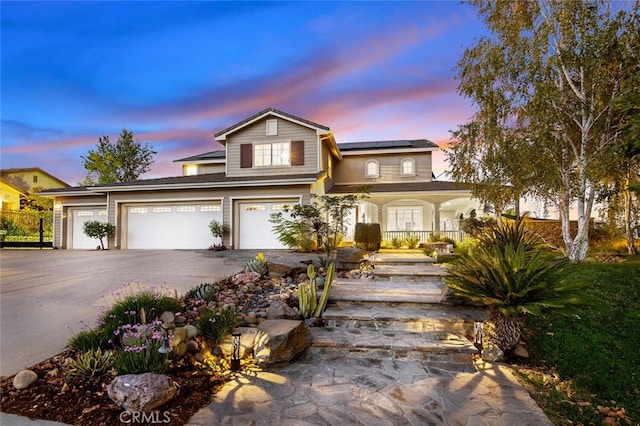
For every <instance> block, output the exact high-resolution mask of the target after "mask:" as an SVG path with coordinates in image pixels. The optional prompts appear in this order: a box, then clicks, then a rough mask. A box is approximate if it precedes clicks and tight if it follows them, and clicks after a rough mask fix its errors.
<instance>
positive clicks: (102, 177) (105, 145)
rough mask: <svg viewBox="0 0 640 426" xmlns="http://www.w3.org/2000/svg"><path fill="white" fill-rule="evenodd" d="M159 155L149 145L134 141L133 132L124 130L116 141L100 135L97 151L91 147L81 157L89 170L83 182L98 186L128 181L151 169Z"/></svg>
mask: <svg viewBox="0 0 640 426" xmlns="http://www.w3.org/2000/svg"><path fill="white" fill-rule="evenodd" d="M156 154H157V152H156V151H154V150H153V148H152V147H149V144H144V145H143V144H142V143H141V142H140V141H138V140H135V141H134V140H133V133H131V132H130V131H128V130H127V129H122V132H121V133H120V136H119V137H118V141H117V142H116V143H115V144H114V143H111V141H110V140H109V136H102V137H101V138H98V145H97V148H96V150H89V152H88V153H87V155H86V156H82V157H81V158H82V166H83V167H84V168H85V169H86V170H87V177H86V178H85V181H84V182H83V184H85V185H95V184H105V183H114V182H127V181H132V180H136V179H138V177H139V176H140V175H141V174H143V173H146V172H148V171H149V170H150V168H151V164H153V161H154V160H153V157H154V156H155V155H156Z"/></svg>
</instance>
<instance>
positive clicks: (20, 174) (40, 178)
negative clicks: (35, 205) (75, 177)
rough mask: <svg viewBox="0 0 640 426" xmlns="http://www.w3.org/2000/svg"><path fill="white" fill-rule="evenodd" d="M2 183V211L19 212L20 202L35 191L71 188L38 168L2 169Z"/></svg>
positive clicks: (0, 179) (0, 172) (0, 192)
mask: <svg viewBox="0 0 640 426" xmlns="http://www.w3.org/2000/svg"><path fill="white" fill-rule="evenodd" d="M0 182H1V185H0V198H1V199H2V210H19V209H20V208H21V202H20V200H22V199H25V198H27V197H28V196H29V195H30V194H33V193H34V191H40V190H44V189H57V188H62V187H68V186H69V185H68V184H67V183H66V182H63V181H61V180H60V179H58V178H57V177H55V176H53V175H51V174H49V173H47V172H45V171H44V170H42V169H40V168H38V167H30V168H19V169H1V170H0Z"/></svg>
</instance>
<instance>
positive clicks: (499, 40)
mask: <svg viewBox="0 0 640 426" xmlns="http://www.w3.org/2000/svg"><path fill="white" fill-rule="evenodd" d="M470 3H471V4H472V5H473V6H475V7H476V8H477V9H478V13H479V16H480V18H481V19H482V21H483V22H484V23H485V25H486V26H487V28H488V30H489V32H490V35H488V36H485V37H480V38H478V39H477V40H476V41H475V44H474V45H473V46H471V47H469V48H467V49H466V50H465V52H464V54H463V56H462V58H461V59H460V61H459V62H458V64H457V68H456V71H457V76H458V79H459V86H458V91H459V93H460V94H462V95H463V96H465V97H468V98H470V99H471V100H472V102H473V104H474V106H475V107H476V108H477V112H476V113H475V114H474V116H473V117H471V119H470V120H469V121H468V122H467V123H465V124H462V125H460V126H459V127H458V129H457V130H455V131H453V132H452V136H453V137H452V141H451V144H450V148H449V149H448V150H447V152H446V154H447V157H448V160H449V163H450V164H451V166H452V170H451V175H452V177H453V178H454V179H455V180H456V181H459V182H466V183H470V184H471V185H472V188H473V191H474V193H475V195H476V196H477V197H479V198H481V199H483V200H485V201H487V202H492V203H494V204H498V205H500V204H501V203H502V204H505V202H507V201H514V198H515V197H517V196H521V195H532V196H536V197H539V198H543V199H545V200H548V201H549V202H551V203H552V204H555V206H556V207H557V208H558V211H559V212H560V219H561V222H562V236H563V240H564V244H565V247H564V249H565V253H566V255H567V257H568V258H569V259H570V260H571V261H572V262H580V261H582V260H584V259H585V257H586V255H587V250H588V247H589V242H588V241H589V240H588V236H589V226H590V217H591V213H592V211H593V206H594V201H595V197H596V192H597V189H598V187H599V185H600V184H601V182H602V181H603V179H605V176H607V175H608V174H609V175H610V173H611V170H607V166H606V165H607V164H611V162H610V156H611V155H612V152H614V150H612V149H610V148H611V147H612V146H615V145H616V144H619V143H621V133H620V131H619V130H618V124H619V123H620V122H621V120H623V117H622V116H621V114H620V113H619V110H617V109H616V108H615V100H616V99H618V98H619V97H620V96H624V95H625V94H626V93H625V92H628V91H633V90H637V89H634V88H633V86H634V85H630V84H625V82H627V81H628V80H629V79H631V78H632V76H633V75H634V73H637V72H639V71H640V70H639V69H638V64H637V57H636V58H635V59H634V57H633V56H634V55H631V54H630V53H629V44H628V42H626V41H625V40H626V39H628V38H629V37H628V34H630V33H635V34H637V31H638V28H639V27H640V22H639V18H638V16H639V14H638V12H639V8H638V1H634V2H620V1H608V0H607V1H604V0H602V1H601V0H598V1H550V0H537V1H511V0H500V1H487V0H473V1H471V2H470ZM635 40H637V37H636V38H635ZM634 61H636V62H635V63H634ZM498 187H502V188H507V190H506V191H504V192H500V191H498V190H496V188H498ZM571 211H575V212H576V215H577V228H576V229H572V228H571V226H570V212H571Z"/></svg>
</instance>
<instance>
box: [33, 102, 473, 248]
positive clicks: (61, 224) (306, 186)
mask: <svg viewBox="0 0 640 426" xmlns="http://www.w3.org/2000/svg"><path fill="white" fill-rule="evenodd" d="M215 139H216V140H217V141H218V142H219V143H220V144H222V146H223V147H224V149H221V150H217V151H213V152H207V153H204V154H200V155H195V156H192V157H188V158H182V159H179V160H176V161H175V163H176V164H178V165H180V166H181V167H182V176H178V177H167V178H159V179H147V180H137V181H132V182H122V183H113V184H106V185H96V186H92V187H73V188H63V189H60V190H49V191H43V193H42V195H49V196H54V197H55V203H54V246H56V247H60V248H76V249H77V248H93V247H95V241H94V240H90V239H88V238H87V237H86V236H84V235H83V232H82V225H83V224H84V222H86V221H87V220H103V221H109V222H111V223H113V224H115V225H116V229H117V231H116V235H115V236H114V237H113V238H112V239H110V241H109V246H110V247H117V248H121V249H204V248H207V247H209V246H210V245H211V244H212V243H213V237H212V236H211V233H210V232H209V223H210V222H211V221H212V220H214V219H215V220H219V221H223V222H224V223H225V224H227V225H228V226H229V229H230V234H229V235H228V236H227V237H226V238H225V243H226V245H227V246H228V247H230V248H235V249H268V248H282V246H281V244H280V243H279V242H278V240H277V238H276V236H275V235H274V234H273V232H272V226H273V225H272V224H271V223H270V222H269V218H270V215H271V213H273V212H276V211H279V210H281V209H282V208H283V207H284V206H285V205H291V204H295V203H303V204H308V203H310V202H311V194H318V195H321V194H347V193H354V192H356V191H357V188H359V187H361V186H362V185H367V186H368V188H369V198H367V199H366V200H363V201H362V202H361V203H360V204H359V206H358V207H357V208H356V209H354V211H353V212H352V220H351V226H354V225H355V223H356V222H368V223H372V222H377V223H380V224H381V227H382V230H383V233H384V235H385V238H389V239H390V238H392V237H393V236H395V235H398V236H399V235H401V234H402V235H404V234H403V233H406V232H412V233H414V234H415V235H419V236H421V237H422V238H423V239H424V238H426V236H427V235H428V234H429V233H432V232H436V233H442V234H444V233H445V232H446V231H451V230H455V229H457V220H456V218H458V217H460V215H461V214H462V215H467V214H468V213H469V212H471V211H472V210H474V209H478V208H479V205H478V203H477V202H474V201H473V200H471V199H470V192H469V191H468V190H467V189H464V188H459V187H456V186H455V185H454V184H453V183H452V182H439V181H435V180H433V173H432V168H431V161H432V158H431V155H432V152H434V151H436V150H437V149H438V147H437V145H435V144H434V143H432V142H430V141H428V140H426V139H422V140H397V141H379V142H354V143H343V144H338V143H336V140H335V138H334V135H333V133H332V132H331V130H330V128H329V127H327V126H324V125H321V124H317V123H314V122H312V121H309V120H306V119H303V118H300V117H297V116H295V115H292V114H288V113H286V112H283V111H279V110H277V109H274V108H268V109H265V110H264V111H261V112H259V113H257V114H255V115H253V116H251V117H249V118H247V119H246V120H243V121H241V122H239V123H236V124H234V125H233V126H231V127H228V128H227V129H224V130H222V131H220V132H218V133H216V134H215Z"/></svg>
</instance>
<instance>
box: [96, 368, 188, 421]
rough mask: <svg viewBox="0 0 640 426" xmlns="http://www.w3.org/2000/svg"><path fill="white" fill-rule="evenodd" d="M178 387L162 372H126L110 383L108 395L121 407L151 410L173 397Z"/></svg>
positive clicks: (134, 410)
mask: <svg viewBox="0 0 640 426" xmlns="http://www.w3.org/2000/svg"><path fill="white" fill-rule="evenodd" d="M177 393H178V387H177V386H176V384H175V383H174V382H173V380H171V378H170V377H168V376H165V375H162V374H154V373H144V374H125V375H123V376H117V377H116V378H115V379H113V381H112V382H111V383H110V384H109V386H108V388H107V395H109V398H110V399H111V400H112V401H113V402H115V403H116V404H117V405H118V406H119V407H120V408H123V409H124V410H127V411H131V412H141V411H151V410H153V409H156V408H158V407H160V406H162V405H163V404H165V403H166V402H168V401H170V400H171V399H173V397H174V396H176V394H177Z"/></svg>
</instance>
